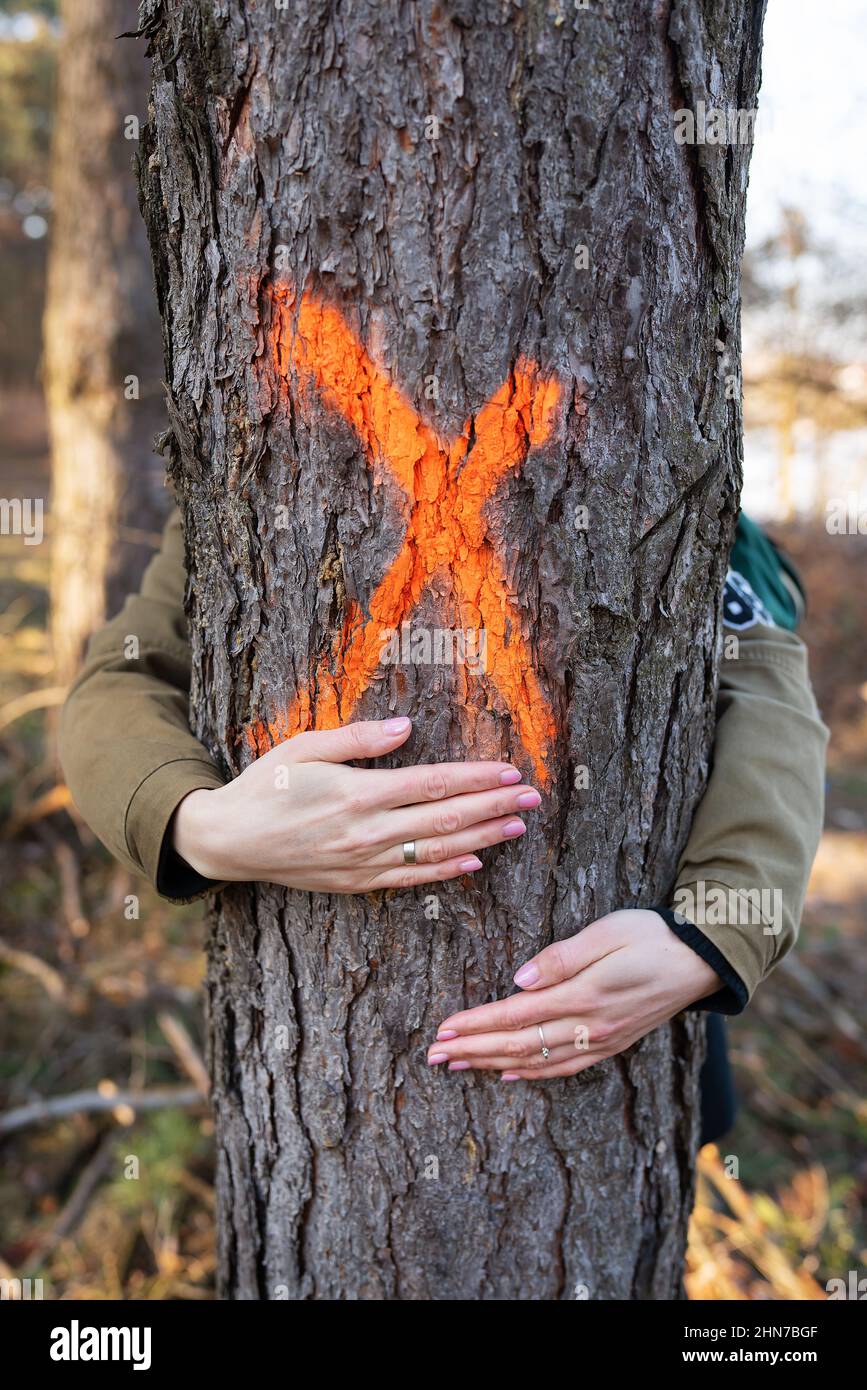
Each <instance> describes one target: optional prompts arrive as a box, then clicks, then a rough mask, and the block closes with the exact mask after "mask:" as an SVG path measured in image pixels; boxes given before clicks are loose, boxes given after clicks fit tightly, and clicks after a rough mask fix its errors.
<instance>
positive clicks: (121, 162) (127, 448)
mask: <svg viewBox="0 0 867 1390" xmlns="http://www.w3.org/2000/svg"><path fill="white" fill-rule="evenodd" d="M60 17H61V22H62V25H63V37H62V40H61V46H60V57H59V64H58V86H57V103H56V108H55V126H54V149H53V174H52V185H53V189H54V199H55V203H54V222H53V229H52V240H51V252H50V257H49V264H48V284H47V292H46V309H45V330H44V331H45V363H44V378H45V393H46V401H47V404H48V413H49V422H50V426H51V438H52V508H51V510H52V547H51V632H52V647H53V651H54V660H55V667H56V670H57V674H58V677H59V679H61V680H62V681H68V680H70V679H71V678H72V677H73V675H74V674H75V672H76V670H77V668H78V666H79V663H80V661H81V654H82V650H83V647H84V643H85V642H86V640H87V638H88V637H89V636H90V633H91V632H92V631H93V630H94V629H95V628H96V627H98V626H99V625H100V623H101V622H103V621H104V619H105V617H106V615H107V614H109V613H111V612H113V611H115V610H116V609H117V608H118V607H119V606H120V603H121V602H122V600H123V598H124V596H125V595H126V594H127V593H129V592H130V590H132V589H135V588H136V587H137V585H138V580H139V578H140V576H141V571H142V569H143V567H144V564H145V562H146V560H147V558H148V557H149V555H150V554H151V553H152V552H153V549H154V544H155V540H156V538H158V536H159V531H160V529H161V525H162V522H163V520H164V519H165V516H166V513H167V511H168V505H169V503H168V497H167V494H166V491H165V468H164V464H163V461H162V459H160V457H159V455H157V454H156V453H155V452H154V449H153V439H154V435H155V434H156V433H157V431H158V430H160V429H161V428H163V427H164V426H165V406H164V403H163V391H162V386H161V374H162V361H161V353H160V326H159V316H158V313H157V307H156V300H155V296H154V290H153V273H152V270H151V263H150V257H149V254H148V245H147V236H146V234H145V229H144V228H143V226H142V222H141V217H140V216H139V211H138V206H137V196H136V181H135V177H134V173H133V151H134V150H135V148H136V145H135V143H134V142H133V140H132V139H128V138H127V134H128V133H129V135H133V134H134V131H133V130H132V129H130V130H129V132H127V131H126V130H125V122H126V121H127V118H128V117H130V116H134V117H136V118H137V119H138V120H139V121H141V120H143V118H144V114H145V109H146V106H147V88H148V79H149V75H150V67H149V64H148V62H147V61H146V58H145V54H144V53H143V52H142V48H141V45H140V44H137V43H136V42H135V41H134V40H132V39H120V40H118V38H117V35H118V34H120V33H121V32H122V31H124V30H127V31H132V30H135V29H136V27H137V22H138V6H137V4H136V0H62V3H61V6H60ZM131 376H135V377H137V378H138V386H137V387H136V386H135V384H134V383H128V382H127V378H129V377H131ZM136 392H137V394H136ZM119 530H120V534H119Z"/></svg>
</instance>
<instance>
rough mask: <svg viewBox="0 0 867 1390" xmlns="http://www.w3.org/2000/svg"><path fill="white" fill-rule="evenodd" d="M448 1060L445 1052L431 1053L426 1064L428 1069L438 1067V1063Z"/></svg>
mask: <svg viewBox="0 0 867 1390" xmlns="http://www.w3.org/2000/svg"><path fill="white" fill-rule="evenodd" d="M448 1060H449V1054H448V1053H447V1052H432V1053H431V1055H430V1057H428V1059H427V1064H428V1066H429V1067H438V1066H439V1064H440V1062H447V1061H448Z"/></svg>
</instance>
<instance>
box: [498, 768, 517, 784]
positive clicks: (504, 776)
mask: <svg viewBox="0 0 867 1390" xmlns="http://www.w3.org/2000/svg"><path fill="white" fill-rule="evenodd" d="M520 780H521V774H520V772H519V771H518V769H517V768H516V767H507V768H506V771H505V772H501V773H500V785H501V786H503V787H509V786H514V785H515V783H516V782H520Z"/></svg>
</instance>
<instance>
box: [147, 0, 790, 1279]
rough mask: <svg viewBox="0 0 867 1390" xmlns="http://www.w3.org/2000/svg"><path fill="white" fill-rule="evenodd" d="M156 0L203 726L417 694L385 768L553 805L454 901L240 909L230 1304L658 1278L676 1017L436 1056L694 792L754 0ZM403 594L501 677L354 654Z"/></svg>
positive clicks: (396, 707)
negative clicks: (428, 771)
mask: <svg viewBox="0 0 867 1390" xmlns="http://www.w3.org/2000/svg"><path fill="white" fill-rule="evenodd" d="M143 14H144V16H145V28H146V32H147V33H148V35H149V38H150V41H151V52H152V53H153V56H154V85H153V90H152V102H153V121H152V124H151V125H150V127H149V129H148V132H147V137H146V140H145V143H144V146H143V151H142V155H143V158H142V176H143V201H144V207H145V212H146V216H147V218H148V223H149V229H150V235H151V244H152V248H153V252H154V259H155V265H156V274H157V283H158V292H159V295H160V300H161V309H162V313H163V321H164V336H165V346H166V360H167V367H166V371H167V380H168V382H169V383H170V402H169V405H170V415H171V420H172V429H173V461H172V469H173V476H174V479H175V481H176V484H177V488H178V491H179V494H180V501H181V506H182V509H183V512H184V517H185V524H186V530H187V538H188V547H189V559H190V565H191V576H192V590H191V609H190V616H191V630H192V634H193V647H194V668H195V674H194V683H193V691H192V701H193V719H194V725H195V728H196V730H197V731H198V733H199V735H200V736H201V737H202V739H203V740H204V741H205V742H206V743H207V745H208V746H209V747H210V748H211V749H212V750H213V752H214V754H215V756H216V757H217V758H218V759H219V761H220V763H221V764H222V766H223V767H224V768H225V769H226V770H227V771H229V772H235V771H237V770H238V769H240V768H241V767H242V766H244V765H245V763H246V762H247V761H249V759H250V758H251V757H252V756H253V751H254V749H255V748H261V747H264V746H267V744H268V742H269V739H270V738H271V737H277V738H279V737H281V736H282V735H284V734H286V733H290V732H291V731H292V729H293V728H296V727H303V725H304V724H305V722H306V720H307V718H308V715H311V714H312V717H313V718H315V719H316V721H317V722H319V723H323V722H327V721H328V720H330V719H333V718H334V717H335V716H336V715H337V714H338V713H340V714H342V715H343V716H344V717H347V716H348V715H350V714H351V715H352V716H353V717H364V718H370V717H380V716H385V715H387V714H390V713H392V712H398V713H409V714H411V715H413V717H414V719H415V721H416V724H415V732H414V734H413V737H412V740H411V743H410V745H409V748H408V750H405V751H404V752H402V754H401V760H406V759H407V758H409V757H411V758H412V759H413V760H425V759H433V760H437V759H445V758H454V757H479V756H481V757H510V758H512V759H514V761H515V762H516V763H517V764H518V765H519V766H520V767H522V768H524V769H525V770H526V771H527V773H528V774H529V775H530V776H534V775H535V776H537V777H538V776H540V775H541V778H542V779H543V780H546V785H545V798H544V802H543V807H542V809H541V810H540V812H538V813H537V815H536V816H535V817H534V819H533V821H532V826H531V829H530V833H529V834H528V835H527V836H526V838H525V840H524V841H523V842H522V843H521V844H520V845H519V846H517V847H516V846H508V847H502V848H499V849H497V850H496V851H495V852H491V853H488V854H487V855H486V859H487V863H486V867H485V870H484V871H483V872H482V873H480V874H478V875H476V876H475V877H474V878H473V880H472V882H469V883H466V882H463V881H459V882H457V883H455V884H450V885H448V886H446V887H439V888H437V890H436V891H435V892H433V891H431V892H427V891H420V892H397V893H391V894H388V895H381V894H380V895H371V896H369V897H366V898H361V899H347V898H333V897H328V896H326V895H306V894H301V893H292V892H286V893H284V892H283V891H280V890H278V889H275V888H272V887H268V886H261V885H245V886H242V887H237V888H233V889H231V890H230V891H227V892H224V893H223V894H222V895H221V896H220V898H219V901H218V902H217V904H216V906H215V907H214V910H213V914H212V933H211V942H210V965H209V999H210V1029H211V1050H212V1057H211V1061H212V1073H213V1084H214V1102H215V1110H216V1124H217V1146H218V1165H219V1172H218V1196H219V1227H220V1231H219V1235H220V1266H221V1274H220V1289H221V1294H222V1296H224V1297H227V1298H241V1299H276V1298H286V1297H288V1298H292V1299H330V1298H348V1299H519V1298H528V1299H570V1298H575V1297H585V1296H587V1297H590V1298H617V1297H619V1298H653V1299H669V1298H677V1297H679V1296H680V1288H681V1283H680V1280H681V1265H682V1254H683V1248H684V1243H685V1233H686V1223H687V1217H688V1213H689V1210H690V1207H691V1203H692V1196H693V1160H694V1155H695V1149H696V1142H697V1122H696V1081H697V1073H698V1068H699V1063H700V1059H701V1052H702V1046H703V1042H702V1029H701V1025H700V1024H699V1023H698V1022H696V1020H695V1018H694V1017H688V1018H685V1017H681V1018H679V1019H678V1020H676V1021H675V1022H673V1023H672V1025H671V1026H670V1027H667V1028H662V1029H659V1030H658V1031H656V1032H655V1033H654V1034H652V1035H651V1036H649V1037H647V1038H645V1039H644V1040H643V1041H642V1042H641V1043H640V1044H638V1045H637V1046H636V1047H634V1048H633V1049H631V1051H630V1052H629V1053H627V1054H625V1055H623V1056H621V1057H618V1058H616V1059H613V1060H611V1061H608V1062H605V1063H603V1064H601V1065H599V1066H595V1067H593V1068H591V1069H590V1070H589V1071H587V1072H586V1073H584V1074H583V1075H581V1076H580V1077H578V1078H574V1079H570V1080H565V1081H554V1082H545V1083H543V1084H536V1085H529V1084H523V1083H521V1084H516V1085H513V1086H503V1085H501V1084H500V1083H499V1082H498V1081H497V1080H496V1079H495V1078H493V1077H491V1076H485V1075H475V1076H474V1075H472V1074H471V1073H470V1074H453V1075H442V1074H439V1073H437V1072H435V1071H432V1070H431V1069H429V1068H428V1067H427V1066H426V1065H425V1058H426V1045H427V1044H428V1043H429V1042H430V1041H431V1040H432V1039H433V1036H434V1028H435V1026H436V1024H437V1022H438V1021H439V1020H440V1019H441V1018H442V1017H443V1016H444V1015H446V1014H447V1013H449V1012H451V1011H453V1010H455V1009H457V1008H461V1007H466V1006H469V1005H474V1004H478V1003H481V1002H483V1001H485V1000H488V999H492V998H495V997H497V996H498V995H503V994H505V993H508V992H510V990H511V988H512V986H511V976H512V973H513V971H514V970H515V969H516V967H517V966H518V965H519V964H521V963H522V962H523V961H525V960H526V959H527V958H528V956H530V955H531V954H532V953H533V952H535V951H537V950H538V949H539V948H540V947H542V946H543V945H545V944H546V943H548V942H550V941H551V940H552V939H556V938H562V937H565V936H568V935H570V934H571V933H573V932H574V931H575V930H576V929H578V928H579V927H580V926H582V925H583V924H585V923H587V922H589V921H591V920H593V919H594V918H596V917H598V916H599V915H601V914H602V913H604V912H606V911H608V910H611V909H613V908H618V907H627V906H637V905H642V906H647V905H651V904H653V903H656V902H660V901H663V900H665V897H666V893H667V891H668V889H669V888H670V885H671V883H672V880H673V875H674V870H675V865H676V861H677V857H678V852H679V850H680V848H681V847H682V845H683V843H684V841H685V838H686V835H687V832H688V827H689V822H690V818H691V815H692V812H693V809H694V807H695V805H696V803H697V800H698V798H699V796H700V794H701V791H702V787H703V784H704V781H705V776H706V770H707V753H708V747H709V742H710V739H711V735H712V728H713V706H714V692H715V682H716V650H717V636H718V617H719V599H720V594H721V587H722V580H723V574H724V571H725V566H726V557H727V551H728V547H729V544H730V540H731V534H732V527H733V521H734V516H735V512H736V507H737V496H738V490H739V485H740V472H741V470H740V439H741V416H740V405H739V401H738V400H737V399H727V391H726V376H727V375H728V376H729V377H731V375H732V373H736V372H737V371H738V370H739V351H740V348H739V276H738V265H739V258H740V253H741V248H742V240H743V219H744V197H745V190H746V178H747V168H748V161H749V146H748V145H743V144H735V145H732V146H722V147H711V146H709V145H705V146H696V145H693V146H689V145H686V146H685V145H679V144H678V143H676V141H675V139H674V129H675V126H674V113H675V111H676V110H678V109H679V108H682V107H691V108H694V107H695V105H696V103H697V102H698V101H699V100H704V101H705V102H706V103H707V104H708V105H709V106H710V105H716V106H718V107H737V108H740V109H745V108H750V107H752V106H753V105H754V103H755V95H756V89H757V85H758V59H759V47H760V37H761V23H762V17H763V3H762V0H714V2H713V3H711V0H704V3H699V0H673V3H670V4H665V3H660V4H656V5H650V4H647V3H645V2H644V0H640V3H639V0H635V3H621V4H617V5H614V4H603V3H602V2H601V0H600V3H598V4H596V3H594V4H591V6H590V7H589V9H586V10H585V9H576V8H575V7H574V6H571V5H566V4H563V5H562V6H557V5H551V4H548V3H525V4H523V5H519V4H517V3H513V4H503V3H500V2H499V0H498V3H494V2H493V0H490V2H489V3H484V0H478V2H477V3H473V4H470V3H461V2H460V0H450V2H449V3H443V4H433V3H429V2H428V0H424V3H419V4H412V5H410V4H403V3H396V0H395V3H388V4H373V3H364V2H363V0H352V2H351V3H346V4H343V5H341V6H339V7H335V6H332V5H328V4H324V3H318V2H317V0H298V3H295V4H293V5H291V6H289V7H288V10H287V9H282V8H278V7H277V6H275V5H271V4H258V5H255V6H253V5H250V4H246V5H245V4H242V3H241V0H222V3H220V4H219V5H218V4H216V3H213V0H210V2H209V3H204V4H202V3H200V0H176V3H174V4H173V5H171V6H170V7H169V6H165V5H163V4H161V3H159V0H146V3H145V5H144V6H143ZM581 248H586V252H585V251H582V249H581ZM365 353H366V354H367V356H365ZM724 358H725V362H724V360H723V359H724ZM396 393H400V396H401V397H402V400H401V399H400V398H399V396H398V395H397V394H396ZM498 393H499V394H498ZM546 393H548V394H546ZM728 394H729V395H731V394H732V393H731V392H730V391H729V392H728ZM735 394H736V393H735ZM492 398H495V403H494V405H493V406H489V407H488V409H487V411H486V409H485V407H486V403H489V402H491V400H492ZM498 409H499V411H500V416H499V417H496V415H495V412H496V410H498ZM413 412H416V413H415V414H414V413H413ZM492 412H494V414H492ZM498 418H499V419H500V421H501V423H500V424H499V425H498V424H497V419H498ZM492 420H493V424H492ZM584 508H586V513H585V512H584V511H582V509H584ZM407 534H410V536H411V543H410V544H409V545H405V544H404V537H405V536H406V535H407ZM437 547H440V549H439V551H437V549H436V548H437ZM437 554H439V556H440V557H441V563H440V564H439V565H437V564H436V555H437ZM393 567H394V568H393ZM395 614H397V615H401V614H404V615H405V616H406V619H407V621H408V622H409V623H410V625H411V630H412V631H413V632H415V631H417V630H418V631H421V630H422V629H434V628H452V629H455V628H457V629H466V628H469V627H473V626H474V625H478V624H480V623H481V625H482V626H484V627H485V629H486V631H487V633H488V639H489V650H488V657H489V662H488V670H487V672H486V673H484V674H482V675H473V674H472V673H471V672H469V671H468V670H467V669H466V668H465V667H458V668H455V667H450V666H448V665H443V664H440V665H430V664H415V663H413V662H412V661H410V662H408V663H405V664H401V662H400V661H399V662H398V663H397V664H392V665H382V666H381V667H380V669H379V670H378V672H376V673H375V674H371V673H370V671H369V670H367V667H366V666H365V662H366V661H367V658H368V656H369V649H368V648H365V641H366V640H371V634H373V636H377V634H376V632H375V625H376V623H377V622H378V621H379V619H380V618H381V617H382V616H383V615H386V616H389V617H391V616H394V615H395ZM367 622H372V623H373V624H374V627H372V628H369V629H367V630H365V627H364V625H365V623H367ZM492 653H493V659H491V657H492ZM368 665H369V662H368ZM583 768H586V769H587V774H586V777H585V775H584V774H583V772H582V769H583ZM545 769H547V772H546V771H545Z"/></svg>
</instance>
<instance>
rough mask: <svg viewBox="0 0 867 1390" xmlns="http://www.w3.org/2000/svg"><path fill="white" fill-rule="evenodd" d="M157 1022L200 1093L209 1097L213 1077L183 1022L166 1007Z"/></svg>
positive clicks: (159, 1014)
mask: <svg viewBox="0 0 867 1390" xmlns="http://www.w3.org/2000/svg"><path fill="white" fill-rule="evenodd" d="M157 1023H158V1024H159V1025H160V1029H161V1030H162V1034H163V1037H164V1038H165V1040H166V1042H167V1043H168V1044H169V1047H170V1048H171V1049H172V1051H173V1052H174V1054H175V1056H176V1057H177V1059H178V1061H179V1063H180V1065H181V1067H182V1068H183V1070H184V1071H185V1072H186V1074H187V1076H188V1077H189V1078H190V1080H191V1081H192V1082H193V1083H194V1084H195V1085H196V1086H197V1087H198V1089H199V1091H200V1093H201V1094H202V1095H203V1096H205V1097H206V1098H207V1096H208V1095H209V1093H210V1090H211V1078H210V1077H209V1076H208V1069H207V1067H206V1066H205V1064H204V1062H203V1061H202V1058H201V1056H200V1055H199V1051H198V1048H197V1047H196V1044H195V1043H194V1042H193V1040H192V1038H191V1037H190V1035H189V1033H188V1032H187V1030H186V1028H185V1027H184V1025H183V1023H182V1022H181V1020H180V1019H179V1018H178V1017H177V1015H176V1014H170V1013H168V1012H167V1011H166V1010H164V1009H163V1010H161V1011H160V1012H159V1013H158V1014H157Z"/></svg>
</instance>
